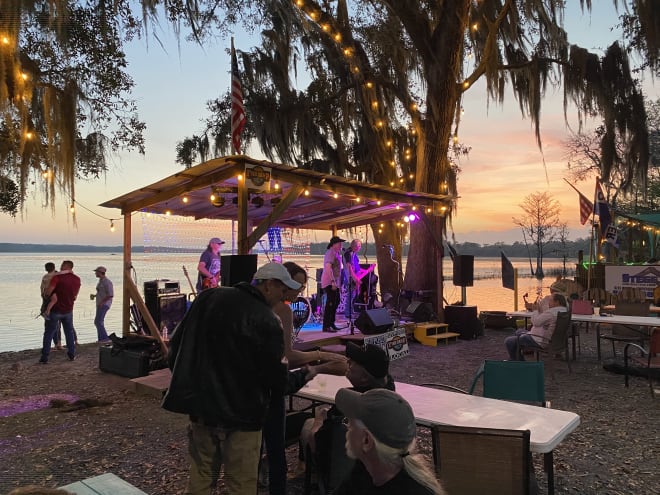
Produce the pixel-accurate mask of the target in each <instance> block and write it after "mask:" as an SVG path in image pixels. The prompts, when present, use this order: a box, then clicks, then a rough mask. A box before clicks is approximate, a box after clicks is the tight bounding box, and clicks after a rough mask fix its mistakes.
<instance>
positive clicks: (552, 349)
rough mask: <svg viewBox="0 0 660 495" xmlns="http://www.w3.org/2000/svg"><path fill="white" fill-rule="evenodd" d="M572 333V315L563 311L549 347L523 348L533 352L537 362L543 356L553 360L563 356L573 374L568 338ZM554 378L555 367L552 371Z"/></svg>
mask: <svg viewBox="0 0 660 495" xmlns="http://www.w3.org/2000/svg"><path fill="white" fill-rule="evenodd" d="M569 332H571V313H570V312H568V311H562V312H560V313H557V322H556V323H555V330H554V332H553V333H552V337H550V342H549V343H548V345H547V347H531V346H530V347H525V346H522V349H523V350H524V351H530V352H533V353H534V355H535V356H536V360H537V361H539V360H540V358H541V354H543V355H545V356H548V358H549V359H550V360H552V359H553V358H554V357H555V356H557V355H563V356H564V357H565V358H566V364H567V365H568V372H569V373H570V372H571V358H570V356H569V355H568V336H569ZM551 373H552V376H553V378H554V367H552V369H551Z"/></svg>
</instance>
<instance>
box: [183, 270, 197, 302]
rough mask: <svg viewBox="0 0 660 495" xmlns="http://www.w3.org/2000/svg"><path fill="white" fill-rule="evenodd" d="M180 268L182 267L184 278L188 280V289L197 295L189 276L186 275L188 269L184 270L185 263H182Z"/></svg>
mask: <svg viewBox="0 0 660 495" xmlns="http://www.w3.org/2000/svg"><path fill="white" fill-rule="evenodd" d="M181 268H183V274H184V275H185V276H186V279H187V280H188V284H189V285H190V291H191V292H192V293H193V294H195V295H197V291H196V290H195V286H194V285H193V283H192V281H191V280H190V276H189V275H188V270H186V265H183V266H182V267H181Z"/></svg>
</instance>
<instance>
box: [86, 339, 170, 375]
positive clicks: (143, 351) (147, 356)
mask: <svg viewBox="0 0 660 495" xmlns="http://www.w3.org/2000/svg"><path fill="white" fill-rule="evenodd" d="M110 340H112V341H113V344H112V345H104V346H101V347H100V348H99V368H100V370H101V371H105V372H106V373H114V374H116V375H120V376H125V377H127V378H138V377H140V376H147V375H148V374H149V372H150V371H153V370H157V369H161V368H164V367H165V366H166V364H167V363H166V359H164V358H163V354H162V352H161V350H160V344H159V343H158V341H157V340H156V339H154V338H152V337H145V336H138V335H131V336H129V337H117V336H116V335H115V334H114V333H113V334H112V335H110Z"/></svg>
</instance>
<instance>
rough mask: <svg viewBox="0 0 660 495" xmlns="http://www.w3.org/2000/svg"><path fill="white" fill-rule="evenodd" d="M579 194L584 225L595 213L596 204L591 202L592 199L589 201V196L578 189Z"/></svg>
mask: <svg viewBox="0 0 660 495" xmlns="http://www.w3.org/2000/svg"><path fill="white" fill-rule="evenodd" d="M576 191H577V189H576ZM578 195H579V196H580V223H581V224H582V225H584V224H585V223H587V220H589V217H590V216H591V214H592V213H593V211H594V205H593V204H592V203H591V201H589V198H587V197H586V196H585V195H584V194H582V193H581V192H580V191H578Z"/></svg>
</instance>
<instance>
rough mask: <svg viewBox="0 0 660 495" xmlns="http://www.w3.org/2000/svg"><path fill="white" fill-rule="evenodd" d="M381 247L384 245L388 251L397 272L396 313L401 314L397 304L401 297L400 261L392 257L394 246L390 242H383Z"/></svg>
mask: <svg viewBox="0 0 660 495" xmlns="http://www.w3.org/2000/svg"><path fill="white" fill-rule="evenodd" d="M383 247H386V248H387V249H389V251H390V259H391V260H392V261H393V262H394V263H396V272H397V278H396V284H397V287H396V289H397V290H396V312H397V313H398V314H401V312H400V311H399V309H400V308H399V304H400V302H399V301H400V299H401V280H402V279H403V273H402V271H401V263H399V262H398V261H397V260H396V259H394V246H392V245H391V244H385V245H383Z"/></svg>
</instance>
